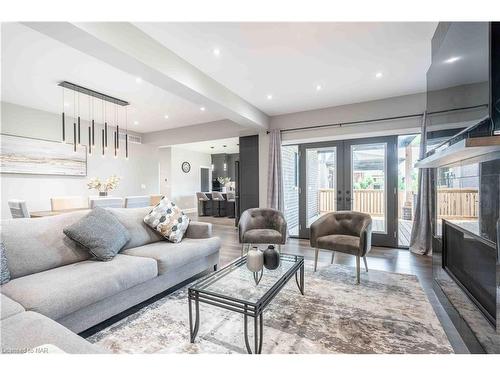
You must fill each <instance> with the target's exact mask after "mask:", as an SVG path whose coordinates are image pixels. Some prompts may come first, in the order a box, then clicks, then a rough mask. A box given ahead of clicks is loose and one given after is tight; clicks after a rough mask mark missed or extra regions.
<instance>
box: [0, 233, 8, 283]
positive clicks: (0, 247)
mask: <svg viewBox="0 0 500 375" xmlns="http://www.w3.org/2000/svg"><path fill="white" fill-rule="evenodd" d="M0 257H1V259H2V275H1V277H0V285H3V284H5V283H8V282H9V281H10V271H9V266H8V265H7V255H6V254H5V246H4V244H3V242H0Z"/></svg>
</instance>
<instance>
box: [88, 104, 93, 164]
mask: <svg viewBox="0 0 500 375" xmlns="http://www.w3.org/2000/svg"><path fill="white" fill-rule="evenodd" d="M88 112H89V113H88V115H89V117H88V118H89V121H88V122H89V136H88V144H89V155H92V127H91V126H90V96H89V100H88Z"/></svg>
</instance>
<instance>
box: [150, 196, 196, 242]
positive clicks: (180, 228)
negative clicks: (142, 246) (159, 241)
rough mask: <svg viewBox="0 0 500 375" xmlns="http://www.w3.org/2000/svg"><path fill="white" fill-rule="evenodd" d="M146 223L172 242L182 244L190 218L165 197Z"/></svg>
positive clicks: (152, 211)
mask: <svg viewBox="0 0 500 375" xmlns="http://www.w3.org/2000/svg"><path fill="white" fill-rule="evenodd" d="M144 222H145V223H146V224H147V225H149V226H150V227H151V228H153V229H154V230H156V231H157V232H159V233H160V234H161V235H162V236H163V237H165V238H166V239H167V240H169V241H170V242H175V243H177V242H181V240H182V237H184V233H185V232H186V230H187V227H188V225H189V218H188V217H187V216H186V215H185V214H184V212H182V210H181V209H180V208H179V207H177V206H176V205H175V203H174V202H172V201H171V200H169V199H168V198H166V197H163V198H162V199H161V200H160V203H158V204H157V205H156V206H155V207H154V208H153V209H152V210H151V212H149V214H147V215H146V217H145V218H144Z"/></svg>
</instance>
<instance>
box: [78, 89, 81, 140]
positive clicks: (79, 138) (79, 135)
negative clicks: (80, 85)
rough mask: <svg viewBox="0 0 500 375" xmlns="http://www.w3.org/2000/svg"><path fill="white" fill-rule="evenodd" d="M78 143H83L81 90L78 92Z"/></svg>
mask: <svg viewBox="0 0 500 375" xmlns="http://www.w3.org/2000/svg"><path fill="white" fill-rule="evenodd" d="M78 144H79V145H81V144H82V138H81V134H80V92H78Z"/></svg>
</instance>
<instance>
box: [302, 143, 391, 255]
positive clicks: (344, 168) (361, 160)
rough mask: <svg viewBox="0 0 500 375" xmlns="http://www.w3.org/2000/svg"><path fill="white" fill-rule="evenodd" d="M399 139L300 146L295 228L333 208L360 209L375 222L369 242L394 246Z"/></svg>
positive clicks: (307, 227) (306, 234)
mask: <svg viewBox="0 0 500 375" xmlns="http://www.w3.org/2000/svg"><path fill="white" fill-rule="evenodd" d="M396 140H397V137H395V136H394V137H393V136H391V137H377V138H365V139H354V140H345V141H329V142H320V143H309V144H301V145H299V146H298V155H299V163H298V164H299V189H298V191H299V194H298V195H299V204H298V208H299V214H298V216H299V220H298V221H299V230H298V235H299V237H301V238H309V231H310V226H311V224H312V223H313V222H314V221H315V220H317V219H318V218H319V217H321V216H322V215H324V214H326V213H328V212H334V211H344V210H352V211H360V212H365V213H368V214H370V215H371V216H372V220H373V237H372V243H373V244H374V245H377V246H392V247H396V246H397V219H396V217H397V216H396V210H397V142H396Z"/></svg>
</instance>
